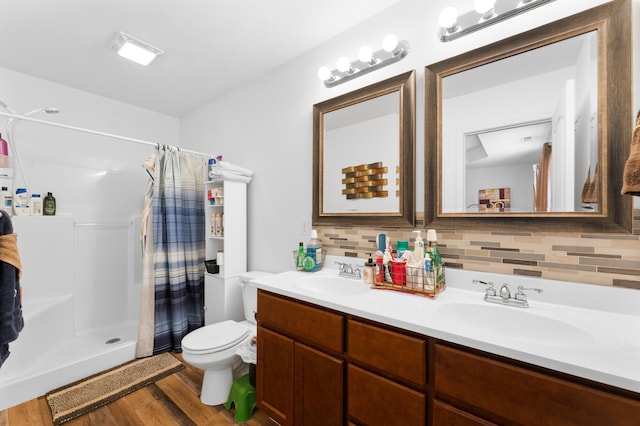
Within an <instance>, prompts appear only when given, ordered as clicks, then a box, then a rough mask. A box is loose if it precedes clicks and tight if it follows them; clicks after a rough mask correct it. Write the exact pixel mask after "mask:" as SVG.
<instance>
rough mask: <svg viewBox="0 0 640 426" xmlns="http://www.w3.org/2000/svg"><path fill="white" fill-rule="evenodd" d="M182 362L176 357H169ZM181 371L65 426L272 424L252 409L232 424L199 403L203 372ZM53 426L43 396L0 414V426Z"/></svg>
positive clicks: (220, 408)
mask: <svg viewBox="0 0 640 426" xmlns="http://www.w3.org/2000/svg"><path fill="white" fill-rule="evenodd" d="M173 355H174V356H175V357H176V358H178V359H180V361H182V356H181V355H180V354H173ZM185 367H186V368H185V369H184V370H182V371H179V372H177V373H175V374H172V375H171V376H168V377H165V378H164V379H161V380H158V381H157V382H155V383H153V384H151V385H149V386H146V387H144V388H142V389H139V390H137V391H136V392H133V393H131V394H129V395H127V396H125V397H122V398H120V399H118V400H116V401H114V402H112V403H110V404H108V405H105V406H104V407H100V408H98V409H96V410H94V411H92V412H91V413H88V414H86V415H84V416H81V417H78V418H77V419H74V420H71V421H69V422H67V423H65V426H66V425H68V426H85V425H86V426H88V425H92V426H93V425H100V426H109V425H114V426H115V425H117V426H122V425H132V426H134V425H181V426H182V425H184V426H188V425H216V426H227V425H238V424H243V425H248V426H274V425H276V423H275V422H273V421H272V420H271V419H269V417H267V415H266V414H264V413H263V412H261V411H260V410H258V409H256V410H255V411H254V412H253V416H252V418H251V419H250V420H249V421H248V422H246V423H236V422H235V420H234V418H233V411H229V410H227V409H225V408H224V405H217V406H213V407H211V406H207V405H204V404H202V403H201V402H200V386H201V384H202V376H203V371H202V370H200V369H197V368H195V367H192V366H190V365H189V364H186V363H185ZM39 425H47V426H49V425H53V421H52V420H51V411H49V406H48V405H47V401H46V400H45V398H44V396H41V397H39V398H36V399H32V400H31V401H27V402H25V403H22V404H20V405H16V406H15V407H11V408H9V409H7V410H4V411H0V426H39Z"/></svg>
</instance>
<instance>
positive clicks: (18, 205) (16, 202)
mask: <svg viewBox="0 0 640 426" xmlns="http://www.w3.org/2000/svg"><path fill="white" fill-rule="evenodd" d="M28 202H29V200H28V198H27V189H26V188H18V189H16V195H15V197H14V198H13V212H14V213H15V214H16V216H27V215H29V210H28Z"/></svg>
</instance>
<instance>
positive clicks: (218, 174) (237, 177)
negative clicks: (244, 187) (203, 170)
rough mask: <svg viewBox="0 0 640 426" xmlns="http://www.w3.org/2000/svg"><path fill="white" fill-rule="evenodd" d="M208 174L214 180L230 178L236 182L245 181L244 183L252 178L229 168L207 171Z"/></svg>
mask: <svg viewBox="0 0 640 426" xmlns="http://www.w3.org/2000/svg"><path fill="white" fill-rule="evenodd" d="M209 176H210V177H211V178H212V179H214V180H216V179H222V180H232V181H236V182H246V183H249V182H251V179H252V178H251V176H247V175H244V174H240V173H235V172H232V171H230V170H220V169H214V170H212V171H211V172H209Z"/></svg>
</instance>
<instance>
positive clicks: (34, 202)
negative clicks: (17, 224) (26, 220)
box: [30, 194, 43, 216]
mask: <svg viewBox="0 0 640 426" xmlns="http://www.w3.org/2000/svg"><path fill="white" fill-rule="evenodd" d="M30 208H31V216H42V209H43V203H42V198H40V194H31V201H30Z"/></svg>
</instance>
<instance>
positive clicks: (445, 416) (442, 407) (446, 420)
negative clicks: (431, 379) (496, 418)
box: [431, 401, 496, 426]
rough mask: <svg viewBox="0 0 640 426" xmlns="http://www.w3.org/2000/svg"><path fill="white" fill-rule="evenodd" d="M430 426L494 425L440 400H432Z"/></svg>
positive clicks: (494, 425)
mask: <svg viewBox="0 0 640 426" xmlns="http://www.w3.org/2000/svg"><path fill="white" fill-rule="evenodd" d="M431 423H432V426H496V424H495V423H491V422H488V421H486V420H483V419H481V418H478V417H476V416H474V415H471V414H469V413H466V412H464V411H462V410H458V409H457V408H455V407H452V406H450V405H448V404H443V403H442V402H440V401H434V402H433V421H432V422H431Z"/></svg>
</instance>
